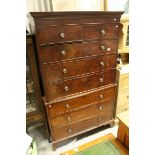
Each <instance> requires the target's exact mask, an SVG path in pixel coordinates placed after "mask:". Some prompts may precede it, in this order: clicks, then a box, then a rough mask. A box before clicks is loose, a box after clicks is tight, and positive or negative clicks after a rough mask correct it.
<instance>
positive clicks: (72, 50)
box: [38, 39, 117, 64]
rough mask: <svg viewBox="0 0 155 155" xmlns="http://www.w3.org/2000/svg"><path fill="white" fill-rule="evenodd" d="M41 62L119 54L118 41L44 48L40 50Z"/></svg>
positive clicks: (109, 40) (111, 40)
mask: <svg viewBox="0 0 155 155" xmlns="http://www.w3.org/2000/svg"><path fill="white" fill-rule="evenodd" d="M40 49H41V51H40V52H39V54H38V55H39V60H40V62H41V63H43V64H47V63H51V62H55V61H62V60H68V59H75V58H76V59H77V58H80V57H86V56H93V55H101V54H106V53H116V52H117V39H108V40H101V41H99V42H98V41H91V42H83V43H72V44H62V45H53V46H44V47H41V48H40Z"/></svg>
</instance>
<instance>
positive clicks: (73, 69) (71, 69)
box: [42, 54, 117, 83]
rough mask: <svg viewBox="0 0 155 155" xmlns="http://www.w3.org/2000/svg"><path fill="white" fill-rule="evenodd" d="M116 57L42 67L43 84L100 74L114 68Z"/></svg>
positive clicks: (93, 58)
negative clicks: (89, 74)
mask: <svg viewBox="0 0 155 155" xmlns="http://www.w3.org/2000/svg"><path fill="white" fill-rule="evenodd" d="M116 59H117V57H116V55H115V54H111V55H105V56H100V57H91V58H87V59H78V60H74V61H67V62H61V63H53V64H48V65H43V66H42V67H43V73H44V80H45V83H49V82H53V81H58V80H61V79H65V78H68V77H74V76H78V75H85V74H88V73H94V72H100V71H103V70H105V69H110V68H116Z"/></svg>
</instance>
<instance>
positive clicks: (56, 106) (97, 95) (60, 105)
mask: <svg viewBox="0 0 155 155" xmlns="http://www.w3.org/2000/svg"><path fill="white" fill-rule="evenodd" d="M114 97H115V86H112V87H108V88H106V89H105V88H104V89H102V90H99V91H95V92H92V93H89V94H86V95H83V96H79V97H74V98H72V99H67V100H63V101H59V102H56V103H53V104H50V105H46V107H47V108H46V110H47V113H48V116H50V117H53V116H56V115H58V114H62V113H65V112H69V111H72V110H74V109H78V108H83V107H85V106H87V105H88V104H92V103H95V102H99V101H101V100H108V99H113V98H114Z"/></svg>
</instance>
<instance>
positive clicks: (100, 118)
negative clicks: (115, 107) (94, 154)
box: [52, 110, 113, 141]
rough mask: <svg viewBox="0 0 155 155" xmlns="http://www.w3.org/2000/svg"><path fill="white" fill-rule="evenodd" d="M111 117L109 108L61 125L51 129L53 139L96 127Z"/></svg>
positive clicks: (111, 113) (63, 137)
mask: <svg viewBox="0 0 155 155" xmlns="http://www.w3.org/2000/svg"><path fill="white" fill-rule="evenodd" d="M112 118H113V111H112V110H109V111H106V112H103V113H101V114H98V115H96V116H95V117H92V118H89V119H87V120H84V121H81V122H77V123H73V124H71V125H68V126H66V127H63V128H59V129H53V130H52V138H53V140H54V141H56V140H62V139H65V138H68V137H71V136H73V135H76V134H79V133H82V132H85V131H87V130H89V129H93V128H95V127H98V126H100V125H102V124H104V123H106V122H108V121H110V120H112Z"/></svg>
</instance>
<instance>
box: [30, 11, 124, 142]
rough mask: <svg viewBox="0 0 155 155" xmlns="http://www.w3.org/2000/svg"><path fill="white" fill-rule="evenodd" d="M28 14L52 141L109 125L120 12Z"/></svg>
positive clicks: (113, 103)
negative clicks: (33, 36)
mask: <svg viewBox="0 0 155 155" xmlns="http://www.w3.org/2000/svg"><path fill="white" fill-rule="evenodd" d="M31 14H32V16H33V17H34V20H35V28H36V40H37V49H38V59H39V68H40V72H41V77H42V81H43V87H44V96H45V107H46V112H47V116H48V122H49V126H50V131H51V138H52V143H53V145H55V144H56V143H58V142H60V141H62V140H65V139H67V138H69V137H73V136H75V135H78V134H80V133H84V132H86V131H88V130H92V129H94V128H97V127H99V126H102V125H105V124H110V123H112V122H113V120H114V118H115V106H116V99H115V98H116V90H117V89H116V88H117V84H116V62H117V49H118V37H119V36H118V31H119V28H120V24H119V22H120V17H121V15H122V12H52V13H47V12H46V13H41V12H40V13H34V12H33V13H31Z"/></svg>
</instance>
